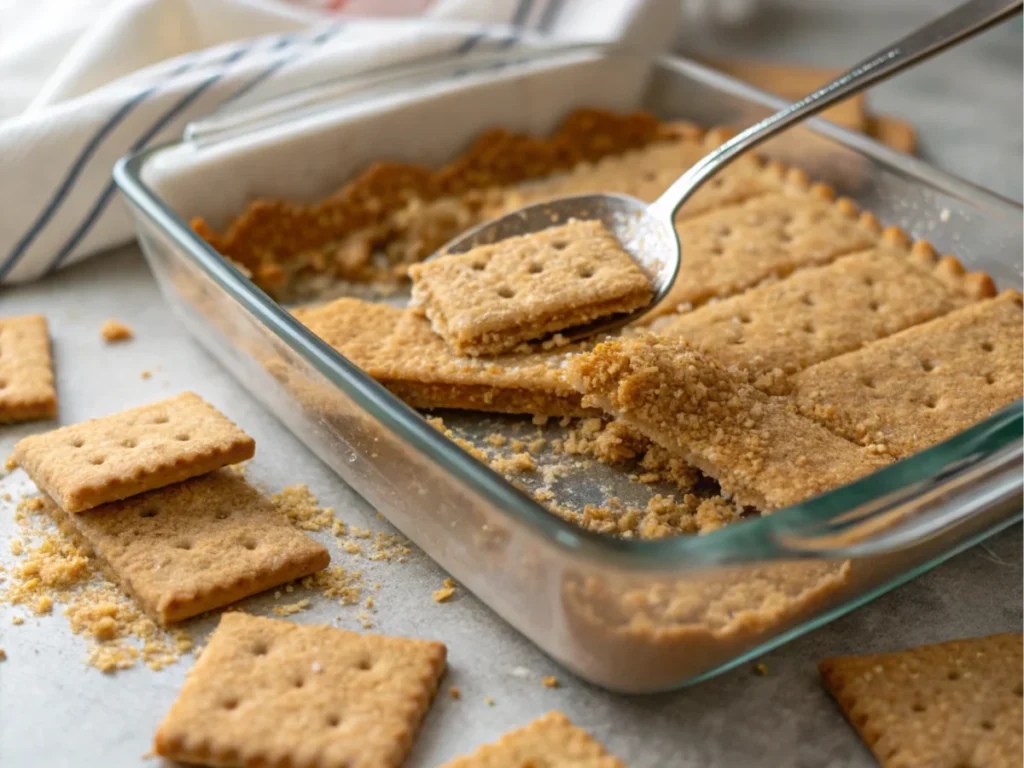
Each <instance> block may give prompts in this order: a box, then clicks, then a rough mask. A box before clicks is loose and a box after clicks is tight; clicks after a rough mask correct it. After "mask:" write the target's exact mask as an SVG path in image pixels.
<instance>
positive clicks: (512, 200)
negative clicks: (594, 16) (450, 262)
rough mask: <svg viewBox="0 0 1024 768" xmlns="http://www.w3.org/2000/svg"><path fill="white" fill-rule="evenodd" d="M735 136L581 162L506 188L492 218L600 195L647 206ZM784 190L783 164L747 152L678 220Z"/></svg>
mask: <svg viewBox="0 0 1024 768" xmlns="http://www.w3.org/2000/svg"><path fill="white" fill-rule="evenodd" d="M732 134H733V132H732V131H728V130H724V129H718V128H716V129H713V130H710V131H708V132H707V133H705V134H703V135H702V136H694V135H692V134H691V133H689V132H686V131H681V135H680V136H679V137H678V138H676V139H674V140H669V141H662V142H658V143H656V144H651V145H649V146H646V147H643V148H642V149H636V150H631V151H629V152H626V153H625V154H622V155H613V156H609V157H604V158H602V159H600V160H598V161H597V162H596V163H581V164H579V165H577V166H575V167H573V168H571V169H569V171H568V172H566V173H562V174H558V175H555V176H551V177H549V178H544V179H538V180H536V181H532V182H530V183H528V184H524V185H519V186H516V187H512V188H509V189H507V190H504V191H503V195H502V199H501V203H500V209H499V210H497V211H494V212H493V213H492V214H491V215H490V217H491V218H495V217H497V216H499V215H503V214H505V213H509V212H511V211H514V210H516V209H517V208H522V207H523V206H525V205H530V204H532V203H539V202H543V201H545V200H552V199H555V198H558V197H571V196H573V195H587V194H594V193H615V194H623V195H631V196H632V197H635V198H637V199H639V200H643V201H644V202H648V203H651V202H654V200H655V199H657V198H658V196H659V195H661V193H662V192H664V191H665V190H666V189H668V188H669V187H670V186H671V185H672V182H674V181H675V180H676V179H678V178H679V177H680V176H681V175H682V174H683V173H684V172H685V171H687V170H688V169H689V168H690V167H691V166H693V165H694V164H695V163H696V162H697V161H698V160H701V159H702V158H703V157H704V156H705V155H707V154H708V153H709V152H711V151H712V150H713V149H715V148H716V147H718V146H720V145H721V144H722V143H723V142H725V141H726V140H727V139H728V138H730V137H731V136H732ZM784 187H785V174H784V173H781V172H780V167H779V166H776V165H774V164H772V165H768V166H766V165H765V163H764V162H763V161H762V160H761V159H759V158H758V157H757V156H756V155H753V154H746V155H744V156H742V157H740V158H738V159H737V160H736V161H735V162H733V163H731V164H730V165H729V166H727V167H726V168H724V169H723V170H722V171H721V172H719V173H717V174H715V178H713V179H711V180H709V181H708V183H707V184H704V185H702V186H701V187H700V189H698V190H697V192H696V193H694V195H693V196H692V197H691V198H690V199H689V200H687V201H686V202H685V203H684V204H683V207H682V208H680V210H679V212H678V213H677V214H676V219H677V220H682V219H685V218H689V217H692V216H697V215H700V214H702V213H706V212H707V211H710V210H714V209H716V208H720V207H722V206H724V205H732V204H734V203H739V202H742V201H744V200H747V199H749V198H752V197H757V196H759V195H764V194H768V193H772V192H781V191H782V190H783V189H784Z"/></svg>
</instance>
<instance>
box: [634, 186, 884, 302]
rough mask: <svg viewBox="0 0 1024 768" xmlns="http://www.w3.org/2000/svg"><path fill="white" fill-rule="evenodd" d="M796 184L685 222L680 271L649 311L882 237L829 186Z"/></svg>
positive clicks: (729, 289)
mask: <svg viewBox="0 0 1024 768" xmlns="http://www.w3.org/2000/svg"><path fill="white" fill-rule="evenodd" d="M796 175H797V176H799V174H796ZM792 187H793V188H792V189H791V190H790V191H788V192H787V193H786V194H774V195H762V196H760V197H755V198H753V199H752V200H747V201H746V202H744V203H741V204H739V205H734V206H730V207H727V208H721V209H718V210H715V211H712V212H710V213H706V214H704V215H702V216H697V217H694V218H691V219H686V220H684V221H682V222H680V223H677V224H676V231H677V232H678V233H679V242H680V265H679V277H678V278H677V279H676V282H675V285H674V286H673V287H672V290H671V291H670V292H669V294H668V296H666V297H665V298H664V299H663V300H662V301H661V302H660V303H659V304H658V306H657V307H655V308H654V309H653V310H652V312H651V314H650V315H649V316H648V317H649V318H653V317H654V316H657V315H662V314H668V313H671V312H675V311H677V309H678V308H680V306H682V307H684V308H689V307H691V306H697V305H700V304H703V303H704V302H706V301H707V300H708V299H711V298H714V297H717V298H722V297H725V296H731V295H733V294H736V293H740V292H741V291H744V290H746V289H748V288H751V287H753V286H755V285H757V284H758V283H760V282H762V281H764V280H767V279H769V278H776V277H785V276H786V275H789V274H790V273H791V272H793V271H795V270H797V269H800V268H803V267H811V266H818V265H821V264H826V263H828V262H830V261H833V260H834V259H836V258H837V257H839V256H842V255H844V254H846V253H851V252H853V251H858V250H863V249H866V248H870V247H872V246H874V245H875V244H876V243H877V242H878V239H879V235H880V228H879V226H878V223H877V222H876V221H875V219H874V217H873V216H871V215H870V214H863V215H862V214H860V213H859V212H858V210H857V207H856V206H855V205H854V204H853V203H852V202H850V201H848V200H840V201H838V202H833V201H832V199H831V197H830V192H829V191H828V190H827V189H825V188H822V187H812V188H809V189H807V190H803V189H802V188H801V185H800V184H797V183H794V184H793V185H792Z"/></svg>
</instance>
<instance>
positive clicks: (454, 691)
mask: <svg viewBox="0 0 1024 768" xmlns="http://www.w3.org/2000/svg"><path fill="white" fill-rule="evenodd" d="M0 660H2V659H0ZM448 695H449V696H451V697H452V698H453V699H455V700H456V701H458V700H459V699H461V698H462V691H460V690H459V689H458V688H456V687H455V686H454V685H453V686H452V687H451V688H449V689H448Z"/></svg>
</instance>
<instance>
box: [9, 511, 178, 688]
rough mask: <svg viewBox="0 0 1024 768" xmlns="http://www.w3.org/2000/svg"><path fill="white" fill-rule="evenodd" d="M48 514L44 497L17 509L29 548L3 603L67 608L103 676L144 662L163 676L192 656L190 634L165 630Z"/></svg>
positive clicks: (38, 610)
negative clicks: (178, 662) (166, 671)
mask: <svg viewBox="0 0 1024 768" xmlns="http://www.w3.org/2000/svg"><path fill="white" fill-rule="evenodd" d="M43 508H44V507H43V502H42V499H41V498H39V497H31V498H26V499H23V500H22V501H21V502H20V503H19V504H18V506H17V509H16V511H15V522H16V523H17V525H18V526H19V528H20V529H21V534H22V538H23V539H24V540H26V541H27V542H28V544H27V546H26V547H25V549H24V554H23V555H22V556H21V559H20V560H19V561H18V562H17V564H16V565H15V566H14V567H12V568H11V569H10V577H11V578H10V585H9V586H8V587H7V589H6V590H4V591H3V592H0V602H5V603H8V604H10V605H26V606H30V607H31V609H32V611H33V613H35V614H37V615H40V614H45V613H50V612H52V610H53V607H54V605H55V604H58V603H59V604H61V605H63V606H64V611H63V613H64V615H65V616H66V617H67V618H68V622H69V625H70V627H71V631H72V632H73V633H74V634H76V635H82V636H83V637H85V638H87V642H88V644H87V646H86V661H87V663H89V664H90V665H91V666H94V667H96V668H97V669H99V670H100V671H102V672H114V671H116V670H119V669H128V668H130V667H133V666H135V664H137V663H138V662H139V661H142V662H143V663H145V664H146V665H147V666H149V667H150V668H151V669H154V670H158V669H162V668H164V667H166V666H168V665H170V664H173V663H174V662H176V661H177V660H178V659H180V658H181V656H182V655H183V654H185V653H188V651H189V650H190V649H191V646H192V639H191V637H190V636H189V635H188V633H187V632H186V631H184V630H182V629H175V630H172V631H164V630H162V629H160V628H159V627H158V626H157V624H156V623H155V622H154V621H152V620H151V619H150V618H148V617H147V616H145V615H144V614H143V613H142V611H141V610H140V609H139V608H138V607H137V606H136V605H135V603H134V602H133V601H132V600H130V599H129V598H128V597H127V596H125V595H124V593H123V592H121V590H120V589H118V587H116V586H115V585H114V584H113V583H112V582H110V581H108V580H107V578H106V577H105V576H104V575H103V573H102V572H101V571H100V570H99V569H98V568H97V567H95V566H94V564H93V563H92V562H91V560H90V558H89V557H88V555H87V554H86V553H85V552H84V551H83V550H82V549H80V548H79V547H78V546H77V545H76V544H75V543H74V542H73V541H72V540H71V539H70V538H68V537H67V536H66V535H65V534H64V533H63V532H62V531H61V530H60V529H59V528H58V527H57V525H56V524H55V523H54V522H53V521H52V520H51V519H50V518H49V516H48V515H45V514H42V511H43ZM11 623H12V624H14V625H15V626H17V625H20V624H23V623H24V619H23V618H22V617H21V616H14V617H12V619H11Z"/></svg>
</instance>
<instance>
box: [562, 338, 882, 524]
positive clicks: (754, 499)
mask: <svg viewBox="0 0 1024 768" xmlns="http://www.w3.org/2000/svg"><path fill="white" fill-rule="evenodd" d="M567 378H568V379H569V381H570V382H571V383H572V384H573V386H575V387H576V388H577V389H578V390H579V391H580V392H581V393H583V394H584V395H585V398H584V404H593V405H597V406H599V407H601V408H602V409H604V410H605V411H606V412H607V413H609V414H611V415H613V416H615V417H616V418H620V419H622V420H623V421H624V422H625V423H626V424H627V425H629V426H631V427H633V428H635V429H636V430H637V431H638V432H640V433H641V434H643V435H644V436H645V437H647V438H648V439H650V440H652V441H653V442H655V443H657V444H659V445H661V446H662V447H664V448H665V449H666V450H668V451H671V452H672V453H675V454H676V455H678V456H680V457H682V458H683V459H685V460H686V461H688V462H689V463H690V464H693V465H694V466H695V467H697V468H698V469H700V470H701V471H702V472H704V474H706V475H708V476H709V477H712V478H714V479H715V480H717V481H718V483H719V485H721V487H722V491H723V493H726V494H729V495H730V496H732V498H733V499H734V500H735V501H736V502H737V503H739V504H742V505H745V506H752V507H756V508H757V509H759V510H761V511H764V512H770V511H772V510H775V509H779V508H781V507H786V506H789V505H790V504H796V503H797V502H800V501H803V500H804V499H807V498H809V497H811V496H815V495H817V494H820V493H824V492H825V491H828V490H831V489H832V488H836V487H838V486H841V485H845V484H846V483H849V482H852V481H853V480H856V479H857V478H859V477H863V476H864V475H867V474H870V473H871V472H873V471H874V470H876V469H879V468H880V467H882V466H885V465H886V464H887V463H888V461H887V459H885V458H883V457H879V456H875V455H873V454H871V453H869V452H868V451H866V450H865V449H863V448H861V447H859V446H857V445H854V444H853V443H850V442H848V441H846V440H844V439H842V438H840V437H837V436H835V435H834V434H832V433H831V432H829V431H828V430H827V429H824V428H823V427H822V426H821V425H819V424H816V423H815V422H813V421H812V420H811V419H807V418H804V417H802V416H800V415H799V414H797V413H794V412H793V411H792V410H791V408H790V405H789V403H788V402H786V401H785V400H783V399H780V398H775V397H770V396H768V395H766V394H764V393H763V392H761V391H760V390H757V389H755V388H754V387H752V386H750V385H749V384H748V383H747V380H746V377H745V376H743V375H741V374H739V373H737V372H734V371H730V370H728V369H726V368H725V367H723V366H722V365H721V364H719V363H717V362H716V361H714V360H712V359H710V358H708V357H705V356H704V355H703V354H701V353H700V352H697V351H695V350H693V349H692V348H690V347H689V346H688V345H687V344H686V342H684V341H679V340H676V341H672V340H665V339H661V338H659V337H657V336H645V337H642V338H638V339H621V340H617V341H611V342H606V343H604V344H600V345H598V346H597V348H596V349H595V350H594V351H593V352H592V353H590V354H586V355H580V356H578V357H574V358H573V359H572V360H570V361H569V365H568V369H567Z"/></svg>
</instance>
